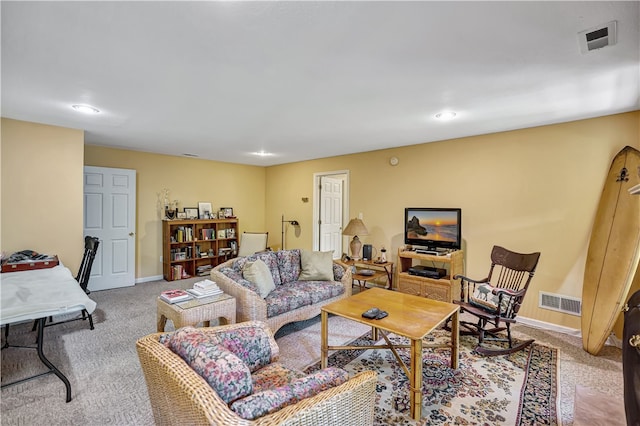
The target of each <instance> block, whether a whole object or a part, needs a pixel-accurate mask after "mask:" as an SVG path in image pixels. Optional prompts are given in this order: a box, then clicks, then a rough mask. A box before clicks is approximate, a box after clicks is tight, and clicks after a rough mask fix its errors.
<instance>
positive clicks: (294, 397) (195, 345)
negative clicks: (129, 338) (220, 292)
mask: <svg viewBox="0 0 640 426" xmlns="http://www.w3.org/2000/svg"><path fill="white" fill-rule="evenodd" d="M136 349H137V351H138V357H139V359H140V364H141V366H142V371H143V373H144V377H145V380H146V383H147V389H148V391H149V398H150V401H151V407H152V411H153V415H154V418H155V421H156V424H159V425H160V424H162V425H184V424H190V425H196V424H197V425H201V424H211V425H225V426H226V425H276V424H278V425H280V424H284V425H320V424H331V425H333V424H343V425H346V424H348V425H370V424H372V422H373V410H374V406H375V386H376V382H377V375H376V373H375V372H373V371H365V372H361V373H358V374H356V375H355V376H353V377H349V375H348V373H347V372H346V371H344V370H342V369H340V368H335V367H329V368H326V369H323V370H320V371H317V372H315V373H311V374H309V375H306V374H304V373H302V372H300V371H297V370H294V369H291V368H288V367H286V366H285V365H283V364H281V363H279V362H278V356H279V349H278V345H277V343H276V341H275V339H274V337H273V333H272V331H271V330H270V329H269V327H268V326H267V325H266V324H265V323H263V322H259V321H251V322H245V323H238V324H231V325H225V326H220V327H211V328H193V327H183V328H181V329H179V330H177V331H175V332H169V333H154V334H150V335H148V336H145V337H143V338H141V339H139V340H138V341H137V342H136Z"/></svg>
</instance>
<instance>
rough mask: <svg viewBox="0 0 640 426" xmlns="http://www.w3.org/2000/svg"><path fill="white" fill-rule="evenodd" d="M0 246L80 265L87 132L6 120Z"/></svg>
mask: <svg viewBox="0 0 640 426" xmlns="http://www.w3.org/2000/svg"><path fill="white" fill-rule="evenodd" d="M1 134H2V142H0V143H1V146H0V149H1V151H2V156H1V158H2V160H1V161H2V173H1V174H2V180H1V187H2V215H1V227H2V234H1V236H0V247H1V248H2V251H4V252H6V253H7V254H11V253H13V252H15V251H18V250H24V249H31V250H35V251H37V252H40V253H47V254H57V255H58V257H59V258H60V260H61V261H62V263H64V264H65V265H66V266H67V267H69V269H71V271H72V273H73V274H75V273H76V271H77V269H78V267H79V266H80V260H81V259H82V253H83V251H84V241H83V236H82V226H83V225H82V214H83V213H82V212H83V207H82V167H83V152H84V132H83V131H82V130H74V129H67V128H63V127H56V126H47V125H44V124H35V123H29V122H25V121H17V120H10V119H6V118H2V132H1Z"/></svg>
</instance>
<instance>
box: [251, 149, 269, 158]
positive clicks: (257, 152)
mask: <svg viewBox="0 0 640 426" xmlns="http://www.w3.org/2000/svg"><path fill="white" fill-rule="evenodd" d="M252 154H253V155H257V156H259V157H268V156H270V155H273V154H272V153H270V152H265V151H264V150H262V151H256V152H253V153H252Z"/></svg>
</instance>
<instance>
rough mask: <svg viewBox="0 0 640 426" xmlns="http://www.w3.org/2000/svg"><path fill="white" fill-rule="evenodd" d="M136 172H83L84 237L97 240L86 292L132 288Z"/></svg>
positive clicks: (87, 168)
mask: <svg viewBox="0 0 640 426" xmlns="http://www.w3.org/2000/svg"><path fill="white" fill-rule="evenodd" d="M135 217H136V171H135V170H127V169H113V168H107V167H93V166H85V168H84V235H85V236H87V235H90V236H92V237H97V238H98V239H99V240H100V245H99V246H98V252H97V254H96V259H95V261H94V262H93V267H92V268H91V278H90V279H89V286H88V288H89V290H91V291H96V290H106V289H109V288H118V287H127V286H132V285H134V284H135V258H136V253H135V246H136V245H135V223H136V220H135Z"/></svg>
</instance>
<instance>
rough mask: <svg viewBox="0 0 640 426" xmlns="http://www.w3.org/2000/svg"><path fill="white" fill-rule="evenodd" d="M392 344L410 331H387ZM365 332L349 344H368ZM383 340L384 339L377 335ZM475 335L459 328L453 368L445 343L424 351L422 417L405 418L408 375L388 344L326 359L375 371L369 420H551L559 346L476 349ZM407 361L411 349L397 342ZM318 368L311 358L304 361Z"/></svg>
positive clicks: (437, 336)
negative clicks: (493, 351) (502, 351)
mask: <svg viewBox="0 0 640 426" xmlns="http://www.w3.org/2000/svg"><path fill="white" fill-rule="evenodd" d="M389 337H390V339H391V341H392V342H393V343H394V344H408V343H409V341H408V339H405V338H403V337H399V336H396V335H393V334H392V335H390V336H389ZM370 338H371V334H370V333H367V334H365V335H363V336H362V337H360V338H358V339H356V340H355V341H353V342H352V343H351V344H353V345H367V344H369V345H371V344H373V343H372V341H371V339H370ZM448 341H449V333H448V332H446V331H444V330H441V329H440V330H435V331H434V332H433V333H431V335H430V336H428V337H427V338H425V340H424V342H425V344H433V343H440V342H442V343H446V342H448ZM382 342H384V341H382ZM476 342H477V340H476V339H475V338H474V337H471V336H460V352H459V353H460V362H459V368H458V369H457V370H453V369H451V368H450V357H451V355H450V354H451V351H450V350H449V349H447V348H437V349H427V348H425V349H424V351H423V376H422V381H423V383H422V418H421V420H420V421H419V422H416V421H414V420H412V419H411V417H410V411H409V391H408V390H409V379H408V378H407V376H406V375H405V373H404V370H403V369H402V367H401V366H400V365H398V362H397V361H396V359H395V357H394V356H393V353H392V352H391V351H390V350H388V349H370V350H364V349H356V350H341V351H335V352H333V353H330V355H329V365H330V366H336V367H341V368H344V369H345V370H347V371H348V372H349V373H350V374H356V373H358V372H360V371H364V370H373V371H375V372H377V373H378V384H377V386H376V391H377V395H376V408H375V420H374V424H375V425H557V424H558V420H557V419H558V416H557V399H558V394H557V393H558V383H557V379H558V378H557V372H558V352H557V349H553V348H549V347H546V346H541V345H538V344H535V343H533V344H532V345H530V346H529V347H528V348H525V349H524V350H521V351H519V352H516V353H514V354H511V355H501V356H492V357H487V356H482V355H480V354H478V353H476V352H475V351H474V350H473V348H474V347H475V343H476ZM398 353H399V354H400V357H401V359H402V360H403V361H404V362H405V364H406V365H410V362H409V360H410V353H409V349H398ZM319 368H320V363H319V362H317V363H315V364H313V365H311V366H309V367H307V368H306V369H305V371H306V372H313V371H316V370H318V369H319Z"/></svg>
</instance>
